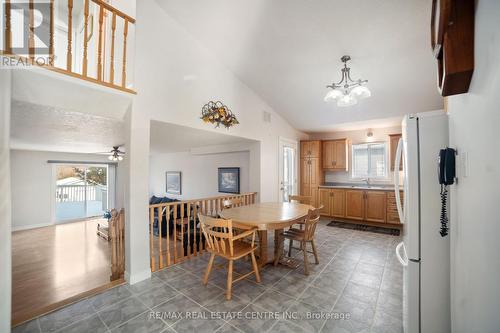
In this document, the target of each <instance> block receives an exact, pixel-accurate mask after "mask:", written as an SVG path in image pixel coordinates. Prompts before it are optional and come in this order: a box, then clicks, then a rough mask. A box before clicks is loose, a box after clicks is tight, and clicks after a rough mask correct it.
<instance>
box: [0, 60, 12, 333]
mask: <svg viewBox="0 0 500 333" xmlns="http://www.w3.org/2000/svg"><path fill="white" fill-rule="evenodd" d="M11 89H12V75H11V71H10V70H5V69H4V70H0V332H10V311H11V287H12V274H11V272H12V258H11V253H12V248H11V232H10V231H11V211H12V208H11V194H10V191H11V181H10V170H9V169H10V150H9V140H10V109H11V108H10V102H11V101H10V95H11Z"/></svg>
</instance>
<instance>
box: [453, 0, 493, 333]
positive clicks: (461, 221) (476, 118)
mask: <svg viewBox="0 0 500 333" xmlns="http://www.w3.org/2000/svg"><path fill="white" fill-rule="evenodd" d="M499 17H500V2H499V1H496V0H481V1H477V7H476V26H475V55H474V56H475V70H474V75H473V78H472V83H471V86H470V90H469V93H467V94H463V95H457V96H452V97H449V99H448V111H449V115H450V144H451V147H454V148H456V149H457V150H458V154H459V156H458V159H459V160H461V159H462V158H463V157H464V155H465V154H466V153H467V154H468V156H469V168H468V169H469V170H468V172H469V173H468V175H466V174H465V173H466V172H465V171H466V170H464V165H463V163H458V172H459V175H458V176H459V179H458V183H457V184H456V185H452V186H451V187H452V193H451V203H452V208H451V220H450V237H451V256H452V258H451V293H452V329H453V332H483V333H487V332H498V331H499V330H500V316H499V315H498V314H499V309H500V284H499V281H500V242H499V241H498V237H499V235H500V205H499V199H500V154H499V152H500V150H499V143H500V140H499V136H498V135H499V134H498V133H499V126H500V112H499V104H500V95H499V92H500V32H499V30H498V18H499Z"/></svg>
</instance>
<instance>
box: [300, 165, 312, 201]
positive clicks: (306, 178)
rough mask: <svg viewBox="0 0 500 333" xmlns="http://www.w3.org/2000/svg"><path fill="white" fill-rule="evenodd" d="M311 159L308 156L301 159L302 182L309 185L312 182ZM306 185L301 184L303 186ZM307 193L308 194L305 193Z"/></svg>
mask: <svg viewBox="0 0 500 333" xmlns="http://www.w3.org/2000/svg"><path fill="white" fill-rule="evenodd" d="M309 165H310V161H309V159H308V158H301V159H300V184H301V185H309V184H310V183H311V168H310V167H309ZM303 187H304V186H301V188H303ZM304 195H306V194H304Z"/></svg>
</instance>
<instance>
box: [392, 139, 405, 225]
mask: <svg viewBox="0 0 500 333" xmlns="http://www.w3.org/2000/svg"><path fill="white" fill-rule="evenodd" d="M402 152H403V139H399V142H398V147H397V149H396V157H395V161H394V195H395V196H396V207H397V209H398V215H399V221H400V222H401V223H402V224H404V223H405V220H404V212H403V207H402V206H401V196H400V195H399V165H400V164H401V155H402Z"/></svg>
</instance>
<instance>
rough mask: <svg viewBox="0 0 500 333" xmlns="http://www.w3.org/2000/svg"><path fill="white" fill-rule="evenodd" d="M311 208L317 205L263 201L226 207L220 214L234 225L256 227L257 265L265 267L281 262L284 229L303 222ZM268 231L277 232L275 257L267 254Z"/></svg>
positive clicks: (244, 228) (234, 226)
mask: <svg viewBox="0 0 500 333" xmlns="http://www.w3.org/2000/svg"><path fill="white" fill-rule="evenodd" d="M310 209H314V207H313V206H310V205H306V204H301V203H295V202H261V203H255V204H251V205H246V206H240V207H233V208H228V209H223V210H222V211H221V212H220V213H219V215H220V216H221V217H222V218H224V219H230V220H232V224H233V228H237V229H243V230H248V229H253V228H256V229H257V231H258V234H259V243H260V244H259V245H260V246H259V252H258V256H259V259H258V264H259V266H260V267H262V266H265V265H266V264H269V263H273V262H275V261H276V262H278V261H279V259H280V258H278V256H279V255H280V253H282V251H281V250H282V249H283V242H284V239H283V237H282V232H283V229H285V228H287V227H290V226H292V225H294V224H297V223H299V222H301V221H303V220H304V219H305V218H306V216H307V214H308V212H309V210H310ZM268 231H274V258H271V259H270V258H269V255H268ZM276 259H278V260H276ZM281 263H283V262H281Z"/></svg>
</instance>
